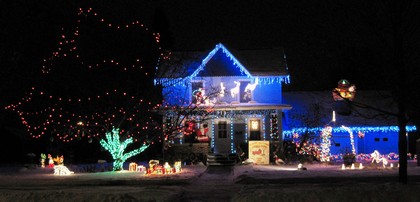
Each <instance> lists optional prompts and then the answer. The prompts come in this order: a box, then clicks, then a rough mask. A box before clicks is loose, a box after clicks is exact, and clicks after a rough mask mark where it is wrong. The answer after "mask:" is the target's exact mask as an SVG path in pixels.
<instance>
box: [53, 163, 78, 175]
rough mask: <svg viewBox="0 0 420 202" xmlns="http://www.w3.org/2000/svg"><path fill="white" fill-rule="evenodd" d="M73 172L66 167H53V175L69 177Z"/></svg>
mask: <svg viewBox="0 0 420 202" xmlns="http://www.w3.org/2000/svg"><path fill="white" fill-rule="evenodd" d="M73 173H74V172H73V171H70V170H69V169H68V168H67V167H66V166H63V165H56V166H54V175H70V174H73Z"/></svg>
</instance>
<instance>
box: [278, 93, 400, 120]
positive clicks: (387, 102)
mask: <svg viewBox="0 0 420 202" xmlns="http://www.w3.org/2000/svg"><path fill="white" fill-rule="evenodd" d="M353 101H354V104H352V105H351V109H352V110H351V114H349V115H340V114H338V113H337V114H336V123H335V124H337V125H347V126H390V125H397V117H396V116H394V115H391V114H396V113H397V103H396V102H395V101H394V99H393V97H392V94H391V92H389V91H357V92H356V95H355V98H354V100H353ZM283 102H284V103H287V104H290V105H292V106H293V108H292V109H291V110H290V111H288V112H287V113H288V114H287V117H286V118H289V119H302V117H306V118H308V117H309V120H311V118H310V117H312V116H313V117H317V118H316V119H317V120H316V121H318V122H319V125H317V126H316V127H323V125H326V124H328V123H329V121H331V118H332V111H333V110H334V106H335V105H334V104H335V103H334V100H333V97H332V92H331V91H305V92H283ZM343 102H345V101H343ZM375 109H380V110H383V111H386V112H389V113H390V114H386V113H382V112H379V111H377V110H375ZM315 113H317V114H318V115H315ZM290 121H293V120H290ZM291 127H296V126H291ZM312 127H314V126H312Z"/></svg>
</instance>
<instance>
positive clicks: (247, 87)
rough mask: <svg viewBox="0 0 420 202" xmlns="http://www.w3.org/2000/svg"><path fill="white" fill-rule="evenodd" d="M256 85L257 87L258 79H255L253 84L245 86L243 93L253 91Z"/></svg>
mask: <svg viewBox="0 0 420 202" xmlns="http://www.w3.org/2000/svg"><path fill="white" fill-rule="evenodd" d="M257 85H258V78H255V83H253V84H250V83H249V84H248V85H246V87H245V90H244V92H247V91H249V92H252V91H254V90H255V88H256V87H257Z"/></svg>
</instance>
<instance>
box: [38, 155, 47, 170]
mask: <svg viewBox="0 0 420 202" xmlns="http://www.w3.org/2000/svg"><path fill="white" fill-rule="evenodd" d="M45 159H47V155H46V154H44V153H41V158H40V159H39V162H40V164H41V168H45Z"/></svg>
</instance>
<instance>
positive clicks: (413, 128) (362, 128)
mask: <svg viewBox="0 0 420 202" xmlns="http://www.w3.org/2000/svg"><path fill="white" fill-rule="evenodd" d="M349 128H350V130H351V131H356V132H358V131H363V132H365V133H369V132H383V133H387V132H398V131H400V130H399V128H398V126H354V127H349ZM322 129H323V127H316V128H308V127H302V128H293V129H291V130H284V131H283V137H284V138H291V137H292V135H293V133H305V132H314V133H317V132H321V131H322ZM406 130H407V132H413V131H416V130H417V128H416V126H406ZM346 132H348V131H347V130H346V129H344V128H341V127H335V128H333V133H346Z"/></svg>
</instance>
